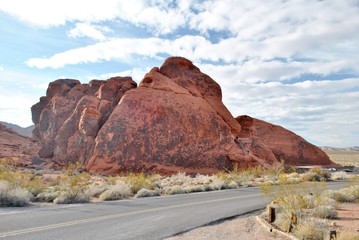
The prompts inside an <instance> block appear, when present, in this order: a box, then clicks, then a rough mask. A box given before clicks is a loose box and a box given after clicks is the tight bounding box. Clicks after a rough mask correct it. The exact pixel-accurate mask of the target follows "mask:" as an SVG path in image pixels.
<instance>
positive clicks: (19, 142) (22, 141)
mask: <svg viewBox="0 0 359 240" xmlns="http://www.w3.org/2000/svg"><path fill="white" fill-rule="evenodd" d="M39 148H40V145H39V144H38V142H36V141H34V140H33V139H31V138H29V137H26V136H22V135H20V134H18V133H17V132H15V131H14V130H12V129H10V128H7V127H6V126H5V125H3V124H1V123H0V159H2V158H8V159H13V160H14V164H15V165H17V166H21V167H24V166H33V165H34V164H37V163H36V160H37V159H38V158H37V153H38V151H39Z"/></svg>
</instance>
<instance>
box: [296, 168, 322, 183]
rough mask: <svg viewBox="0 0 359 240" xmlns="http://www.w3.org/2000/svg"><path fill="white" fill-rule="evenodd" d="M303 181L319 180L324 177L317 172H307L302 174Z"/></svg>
mask: <svg viewBox="0 0 359 240" xmlns="http://www.w3.org/2000/svg"><path fill="white" fill-rule="evenodd" d="M300 178H301V181H303V182H319V181H320V180H321V179H322V178H321V176H320V175H319V174H317V173H315V172H310V171H309V172H306V173H303V174H301V175H300Z"/></svg>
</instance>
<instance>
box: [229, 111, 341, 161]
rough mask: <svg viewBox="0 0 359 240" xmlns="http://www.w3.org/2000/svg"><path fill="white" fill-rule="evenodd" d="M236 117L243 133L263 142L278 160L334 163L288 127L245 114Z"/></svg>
mask: <svg viewBox="0 0 359 240" xmlns="http://www.w3.org/2000/svg"><path fill="white" fill-rule="evenodd" d="M236 119H237V121H238V122H239V123H240V124H241V126H242V128H243V131H242V132H243V135H245V136H246V137H249V138H252V139H253V141H255V142H258V141H259V142H261V143H262V144H264V146H266V147H267V148H268V149H269V150H270V151H271V152H272V154H273V155H274V156H275V158H276V159H277V161H279V162H284V163H286V164H289V165H293V166H298V165H304V166H305V165H308V166H309V165H323V166H335V165H336V164H334V163H333V162H332V161H330V159H329V157H328V155H327V154H326V153H325V152H324V151H322V150H321V149H320V148H318V147H316V146H314V145H313V144H311V143H309V142H307V141H306V140H304V139H303V138H302V137H300V136H298V135H297V134H295V133H293V132H291V131H289V130H288V129H285V128H283V127H281V126H278V125H274V124H271V123H268V122H265V121H263V120H259V119H256V118H252V117H250V116H246V115H243V116H238V117H237V118H236Z"/></svg>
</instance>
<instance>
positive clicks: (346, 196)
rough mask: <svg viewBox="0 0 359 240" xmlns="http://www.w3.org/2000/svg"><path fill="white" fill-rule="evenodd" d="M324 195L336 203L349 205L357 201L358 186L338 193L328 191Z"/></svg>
mask: <svg viewBox="0 0 359 240" xmlns="http://www.w3.org/2000/svg"><path fill="white" fill-rule="evenodd" d="M324 194H325V195H326V196H328V197H330V198H332V199H334V200H335V201H337V202H341V203H351V202H358V201H359V186H351V187H349V188H344V189H341V190H339V191H333V190H328V191H325V192H324Z"/></svg>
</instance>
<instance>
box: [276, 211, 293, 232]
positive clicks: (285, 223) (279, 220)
mask: <svg viewBox="0 0 359 240" xmlns="http://www.w3.org/2000/svg"><path fill="white" fill-rule="evenodd" d="M274 223H275V224H276V225H277V226H278V227H279V228H280V229H282V230H283V231H287V230H288V228H289V225H290V223H291V220H290V218H289V217H288V216H287V214H285V213H284V212H280V211H279V212H278V213H277V214H276V219H275V221H274Z"/></svg>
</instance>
